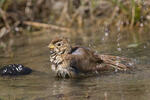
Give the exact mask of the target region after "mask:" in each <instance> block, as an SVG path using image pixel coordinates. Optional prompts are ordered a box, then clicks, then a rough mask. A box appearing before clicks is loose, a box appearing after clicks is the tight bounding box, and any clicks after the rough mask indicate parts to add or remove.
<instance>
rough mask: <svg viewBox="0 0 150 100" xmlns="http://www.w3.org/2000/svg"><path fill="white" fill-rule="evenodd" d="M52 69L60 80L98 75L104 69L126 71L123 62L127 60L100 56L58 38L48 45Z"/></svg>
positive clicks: (63, 38) (90, 50)
mask: <svg viewBox="0 0 150 100" xmlns="http://www.w3.org/2000/svg"><path fill="white" fill-rule="evenodd" d="M48 48H49V51H50V62H51V69H52V71H54V72H55V73H56V76H57V77H59V78H73V77H77V76H79V75H80V74H87V73H98V72H100V71H102V70H104V69H109V68H113V69H115V70H123V71H126V70H128V69H129V67H128V66H127V65H125V64H123V63H121V61H124V60H126V58H123V57H119V56H112V55H103V54H98V53H96V52H95V51H93V50H92V49H90V48H88V47H82V46H72V45H71V43H70V42H69V41H68V39H67V38H65V37H56V38H54V39H52V41H51V42H50V43H49V45H48Z"/></svg>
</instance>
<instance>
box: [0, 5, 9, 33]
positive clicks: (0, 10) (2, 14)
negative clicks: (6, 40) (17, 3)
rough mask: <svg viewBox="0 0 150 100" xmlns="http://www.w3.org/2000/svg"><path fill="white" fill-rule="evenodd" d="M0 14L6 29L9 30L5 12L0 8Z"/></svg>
mask: <svg viewBox="0 0 150 100" xmlns="http://www.w3.org/2000/svg"><path fill="white" fill-rule="evenodd" d="M0 15H1V17H2V19H3V21H4V23H5V26H6V28H7V29H8V30H10V26H9V24H8V22H7V16H6V12H5V11H3V10H2V9H1V8H0Z"/></svg>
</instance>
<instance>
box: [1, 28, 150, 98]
mask: <svg viewBox="0 0 150 100" xmlns="http://www.w3.org/2000/svg"><path fill="white" fill-rule="evenodd" d="M56 33H57V32H45V31H44V32H39V33H38V32H33V33H31V34H30V33H29V34H27V35H24V36H21V37H20V36H19V37H18V36H17V37H14V45H13V47H12V49H11V54H12V55H13V56H12V57H6V56H5V53H3V52H1V53H0V65H4V64H12V63H20V64H23V65H25V66H28V67H30V68H32V69H33V70H35V71H34V72H33V73H32V74H30V75H26V76H17V77H0V100H57V99H60V100H61V99H63V100H78V99H79V100H84V99H90V100H149V98H150V78H149V77H150V59H149V57H150V38H149V36H150V35H149V33H148V32H147V31H141V32H135V31H134V32H126V31H124V32H109V31H99V30H94V31H93V30H92V31H90V30H87V31H84V32H83V33H82V34H80V35H78V33H72V34H71V33H68V34H66V33H63V32H62V33H61V32H58V33H57V36H58V35H60V34H61V35H62V36H67V37H70V39H71V40H72V44H80V45H83V46H88V47H90V48H92V49H95V51H97V52H99V53H108V54H112V55H119V56H125V57H129V58H132V59H133V60H134V62H135V65H134V66H136V68H135V69H134V70H133V71H131V72H129V73H126V72H118V73H115V72H110V73H104V74H101V75H97V76H91V77H86V78H78V79H57V78H55V75H54V73H53V72H52V71H51V70H50V65H49V51H48V48H47V45H48V44H49V42H50V40H51V39H52V38H53V37H55V36H56V35H55V34H56ZM90 33H93V34H90Z"/></svg>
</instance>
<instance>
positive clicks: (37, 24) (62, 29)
mask: <svg viewBox="0 0 150 100" xmlns="http://www.w3.org/2000/svg"><path fill="white" fill-rule="evenodd" d="M23 24H25V25H30V26H34V27H42V28H51V29H55V30H61V31H67V32H68V31H70V29H69V28H65V27H60V26H56V25H52V24H45V23H39V22H32V21H23Z"/></svg>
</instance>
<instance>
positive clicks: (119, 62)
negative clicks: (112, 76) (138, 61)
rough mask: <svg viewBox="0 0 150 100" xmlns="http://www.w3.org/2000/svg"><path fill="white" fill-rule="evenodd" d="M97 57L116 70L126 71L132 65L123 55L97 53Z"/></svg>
mask: <svg viewBox="0 0 150 100" xmlns="http://www.w3.org/2000/svg"><path fill="white" fill-rule="evenodd" d="M99 57H100V59H101V60H102V61H103V63H104V64H106V65H107V66H111V67H113V68H115V69H117V70H123V71H126V70H128V69H130V68H131V66H132V65H133V63H131V60H130V59H128V58H124V57H119V56H111V55H99Z"/></svg>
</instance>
